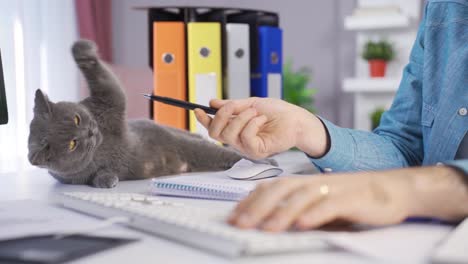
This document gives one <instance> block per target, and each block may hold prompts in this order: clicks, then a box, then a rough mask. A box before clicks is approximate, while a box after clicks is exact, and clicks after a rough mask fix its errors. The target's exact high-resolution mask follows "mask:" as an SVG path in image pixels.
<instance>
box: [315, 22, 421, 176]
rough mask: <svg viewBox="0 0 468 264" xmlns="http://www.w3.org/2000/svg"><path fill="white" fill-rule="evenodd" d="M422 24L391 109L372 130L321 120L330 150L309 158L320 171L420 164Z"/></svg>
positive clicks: (373, 168)
mask: <svg viewBox="0 0 468 264" xmlns="http://www.w3.org/2000/svg"><path fill="white" fill-rule="evenodd" d="M424 24H425V19H423V21H422V22H421V24H420V27H419V30H418V34H417V37H416V41H415V43H414V45H413V48H412V51H411V55H410V61H409V63H408V65H407V66H406V67H405V69H404V71H403V77H402V80H401V83H400V86H399V89H398V92H397V94H396V96H395V99H394V101H393V104H392V106H391V108H390V109H389V110H388V111H386V112H385V113H384V114H383V116H382V119H381V122H380V125H379V127H378V128H377V129H375V130H374V131H373V132H365V131H358V130H353V129H346V128H340V127H338V126H336V125H334V124H332V123H331V122H329V121H327V120H325V119H322V121H323V123H324V124H325V127H326V129H327V130H328V133H329V136H330V137H329V138H330V150H329V151H328V153H327V154H326V155H325V156H323V157H321V158H318V159H314V158H311V161H312V162H313V163H314V164H315V165H316V166H317V167H318V168H319V169H320V170H322V171H324V170H325V171H328V170H333V171H359V170H379V169H389V168H400V167H405V166H415V165H421V163H422V160H423V156H424V151H423V137H422V130H421V111H422V107H423V102H422V71H423V64H424V62H423V60H424Z"/></svg>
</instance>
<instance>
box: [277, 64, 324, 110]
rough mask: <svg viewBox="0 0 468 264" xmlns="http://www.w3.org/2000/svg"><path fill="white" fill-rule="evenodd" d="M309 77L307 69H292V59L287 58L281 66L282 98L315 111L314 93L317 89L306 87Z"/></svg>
mask: <svg viewBox="0 0 468 264" xmlns="http://www.w3.org/2000/svg"><path fill="white" fill-rule="evenodd" d="M310 79H311V77H310V71H309V69H307V68H301V69H299V70H298V71H293V69H292V61H291V60H288V61H287V62H286V64H285V65H284V67H283V99H284V100H285V101H287V102H289V103H292V104H295V105H297V106H300V107H302V108H304V109H307V110H308V111H309V112H312V113H315V112H316V109H315V107H314V94H315V93H316V92H317V90H316V89H314V88H308V87H307V85H308V84H309V81H310Z"/></svg>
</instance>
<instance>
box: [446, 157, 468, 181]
mask: <svg viewBox="0 0 468 264" xmlns="http://www.w3.org/2000/svg"><path fill="white" fill-rule="evenodd" d="M444 164H445V165H448V166H451V167H454V168H457V169H459V170H460V171H462V172H464V173H465V176H467V177H468V159H463V160H451V161H447V162H444Z"/></svg>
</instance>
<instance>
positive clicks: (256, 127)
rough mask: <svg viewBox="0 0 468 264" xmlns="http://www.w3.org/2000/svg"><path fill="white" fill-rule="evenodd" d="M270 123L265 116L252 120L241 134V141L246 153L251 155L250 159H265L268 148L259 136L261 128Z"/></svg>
mask: <svg viewBox="0 0 468 264" xmlns="http://www.w3.org/2000/svg"><path fill="white" fill-rule="evenodd" d="M267 121H268V118H267V117H266V116H264V115H261V116H257V117H254V118H252V119H250V121H249V122H248V123H247V125H246V126H245V127H244V129H243V130H242V132H241V134H240V140H241V144H242V147H243V148H244V150H245V152H246V153H247V154H248V155H250V158H254V159H261V158H265V157H266V156H267V155H268V153H266V150H267V149H266V146H265V142H264V139H263V138H261V137H260V136H259V135H258V132H259V131H260V129H261V127H262V126H263V125H264V124H265V123H266V122H267Z"/></svg>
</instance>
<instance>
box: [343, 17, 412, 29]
mask: <svg viewBox="0 0 468 264" xmlns="http://www.w3.org/2000/svg"><path fill="white" fill-rule="evenodd" d="M409 24H410V19H409V17H408V16H406V15H403V14H401V15H389V16H368V17H356V16H348V17H346V18H345V21H344V27H345V29H347V30H376V29H395V28H405V27H408V26H409Z"/></svg>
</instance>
